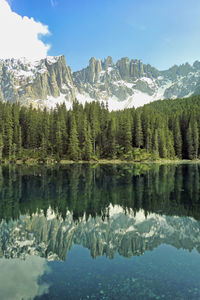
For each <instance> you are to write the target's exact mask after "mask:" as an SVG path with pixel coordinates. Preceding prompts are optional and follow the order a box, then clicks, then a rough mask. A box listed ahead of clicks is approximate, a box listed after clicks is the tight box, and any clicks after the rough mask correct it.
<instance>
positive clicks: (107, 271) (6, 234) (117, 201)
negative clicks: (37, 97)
mask: <svg viewBox="0 0 200 300" xmlns="http://www.w3.org/2000/svg"><path fill="white" fill-rule="evenodd" d="M0 219H1V220H0V299H1V300H4V299H5V300H14V299H37V300H39V299H73V300H75V299H173V300H174V299H200V165H198V164H179V165H172V164H170V165H161V166H159V165H156V164H155V165H142V164H135V165H97V166H95V165H92V166H91V165H87V164H82V165H81V164H77V165H75V164H73V165H68V166H63V167H59V166H58V167H39V166H35V167H26V166H14V165H13V166H12V165H11V166H9V167H6V166H2V167H0Z"/></svg>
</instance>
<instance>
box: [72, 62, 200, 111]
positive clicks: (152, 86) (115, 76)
mask: <svg viewBox="0 0 200 300" xmlns="http://www.w3.org/2000/svg"><path fill="white" fill-rule="evenodd" d="M73 81H74V85H75V86H76V87H77V90H78V94H77V98H78V100H79V101H81V100H83V99H84V100H85V101H86V100H89V101H91V100H105V101H107V102H108V106H109V107H110V108H111V109H120V108H121V109H123V108H126V107H132V106H135V107H138V106H141V105H143V104H145V103H149V102H151V101H154V100H159V99H167V98H180V97H187V96H191V95H192V94H199V92H200V63H199V62H198V61H196V62H195V63H194V64H193V66H191V65H189V64H188V63H186V64H184V65H181V66H179V67H178V66H174V67H172V68H170V69H169V70H167V71H158V70H157V69H156V68H154V67H152V66H151V65H149V64H148V65H145V64H143V63H142V61H140V60H134V59H132V60H130V59H129V58H128V57H124V58H122V59H120V60H118V61H117V63H116V64H114V63H113V60H112V58H111V57H110V56H109V57H108V58H107V59H105V60H104V62H102V61H99V60H96V59H95V58H92V59H91V60H90V62H89V66H88V67H87V68H85V69H83V70H81V71H78V72H74V73H73Z"/></svg>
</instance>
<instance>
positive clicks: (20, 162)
mask: <svg viewBox="0 0 200 300" xmlns="http://www.w3.org/2000/svg"><path fill="white" fill-rule="evenodd" d="M71 164H89V165H109V164H110V165H122V164H126V165H127V164H131V165H134V164H135V165H138V164H143V165H144V164H145V165H153V164H160V165H164V164H200V159H196V160H188V159H182V160H169V159H160V160H155V161H151V160H146V161H134V160H130V161H128V160H120V159H112V160H108V159H100V160H98V161H97V160H91V161H82V160H80V161H73V160H60V161H59V162H58V161H56V160H49V161H48V160H47V161H46V162H43V161H40V160H35V159H27V160H26V161H23V160H16V161H14V162H11V161H6V160H5V161H4V162H1V163H0V165H18V166H21V165H25V166H57V165H61V166H64V165H71Z"/></svg>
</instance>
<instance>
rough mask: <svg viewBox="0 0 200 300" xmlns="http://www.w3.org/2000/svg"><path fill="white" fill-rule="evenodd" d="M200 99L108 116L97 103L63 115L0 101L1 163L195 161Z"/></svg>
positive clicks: (199, 150) (62, 107)
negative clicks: (68, 160)
mask: <svg viewBox="0 0 200 300" xmlns="http://www.w3.org/2000/svg"><path fill="white" fill-rule="evenodd" d="M199 140H200V96H194V97H190V98H188V99H177V100H163V101H156V102H153V103H150V104H148V105H144V106H143V107H141V108H138V109H136V110H135V109H134V108H132V109H125V110H123V111H115V112H113V111H112V112H109V111H108V109H107V107H106V106H105V105H103V104H101V103H99V102H92V103H86V105H85V107H83V106H82V105H81V104H79V103H78V102H75V103H74V104H73V109H72V110H69V111H67V109H66V106H65V105H64V104H63V105H60V106H59V105H57V107H56V109H54V110H50V111H48V110H46V109H44V110H36V109H33V108H32V107H29V108H25V107H20V106H19V105H18V104H16V103H15V104H9V103H2V102H0V160H1V159H2V158H3V159H4V158H5V159H6V160H10V161H15V160H17V159H24V158H25V159H26V158H28V155H31V156H30V158H36V159H41V160H43V161H45V160H48V159H49V160H51V159H56V160H57V161H60V160H62V159H71V160H75V161H77V160H80V159H82V160H87V161H88V160H92V159H93V158H95V159H97V160H98V159H100V158H102V159H122V160H136V161H142V160H157V159H159V158H165V159H174V158H179V159H182V158H183V159H197V158H198V157H199V155H200V147H199Z"/></svg>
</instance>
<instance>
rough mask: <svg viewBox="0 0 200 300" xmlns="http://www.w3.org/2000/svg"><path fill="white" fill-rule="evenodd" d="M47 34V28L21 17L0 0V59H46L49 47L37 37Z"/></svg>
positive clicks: (3, 0)
mask: <svg viewBox="0 0 200 300" xmlns="http://www.w3.org/2000/svg"><path fill="white" fill-rule="evenodd" d="M49 33H50V32H49V29H48V26H46V25H43V24H42V23H40V22H36V21H35V20H34V19H33V18H28V17H26V16H25V17H21V16H20V15H18V14H17V13H15V12H13V11H12V10H11V8H10V5H9V4H8V2H7V1H6V0H0V41H1V42H0V58H12V57H14V58H20V57H27V58H29V59H31V60H35V59H40V58H43V57H46V56H47V52H48V50H49V48H50V46H49V45H47V44H45V43H44V42H42V41H41V40H40V39H39V36H41V35H48V34H49Z"/></svg>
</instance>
